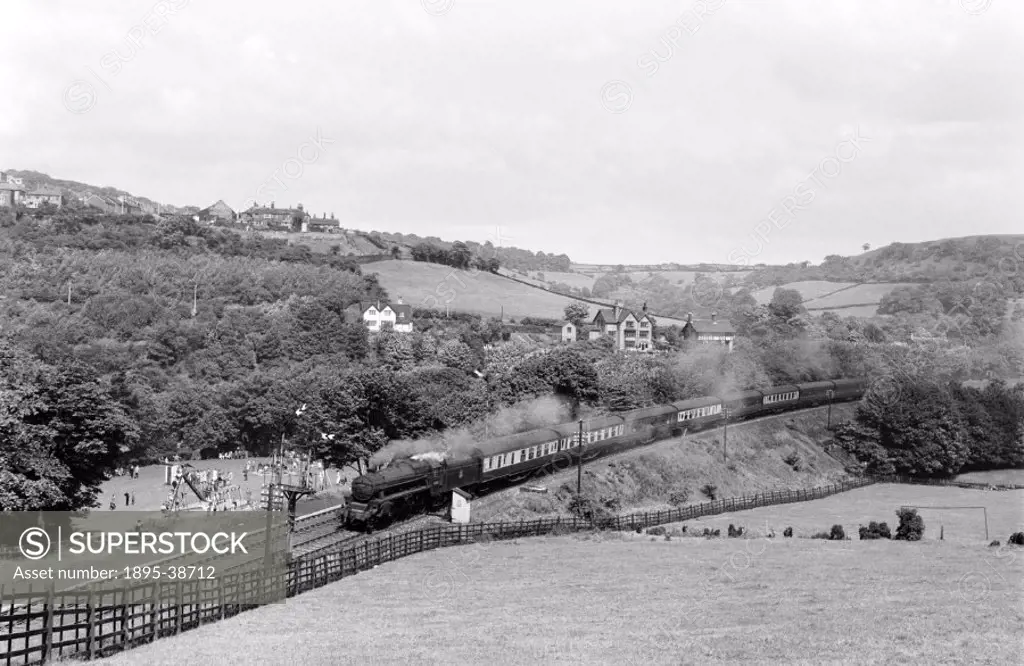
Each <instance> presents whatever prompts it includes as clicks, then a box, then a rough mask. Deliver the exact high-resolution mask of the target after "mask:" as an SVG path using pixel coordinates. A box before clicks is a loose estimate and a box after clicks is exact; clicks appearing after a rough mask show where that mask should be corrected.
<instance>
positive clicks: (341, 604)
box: [103, 534, 1024, 666]
mask: <svg viewBox="0 0 1024 666" xmlns="http://www.w3.org/2000/svg"><path fill="white" fill-rule="evenodd" d="M1021 554H1024V551H1021V552H1018V553H1012V554H1011V553H1009V552H1008V551H998V552H997V551H996V549H987V548H985V547H983V546H966V545H963V544H957V543H952V542H924V543H902V542H891V541H884V542H877V541H876V542H860V541H849V542H826V541H813V540H806V539H781V538H776V539H714V540H706V539H675V540H672V541H671V542H666V541H664V540H663V539H654V538H653V537H637V536H636V535H632V536H629V535H621V534H618V535H607V536H606V535H594V536H592V537H588V536H575V537H573V536H564V537H547V538H538V539H529V540H519V541H512V542H493V543H489V544H477V545H472V546H464V547H458V548H450V549H445V550H441V551H435V552H431V553H423V554H420V555H415V556H412V557H409V558H405V559H402V560H399V561H397V562H392V563H389V564H386V565H382V566H380V567H379V568H377V569H374V570H372V571H369V572H366V573H363V574H360V575H358V576H356V577H354V578H351V579H347V580H344V581H341V582H339V583H335V584H332V585H328V586H326V587H324V588H320V589H318V590H314V591H311V592H308V593H306V594H303V595H301V596H299V597H296V598H294V599H291V600H289V601H288V602H287V603H285V604H279V605H274V606H271V607H265V608H260V609H257V610H254V611H250V612H247V613H244V614H242V615H241V616H239V617H237V618H233V619H230V620H226V621H223V622H219V623H216V624H213V625H208V626H205V627H201V628H199V629H196V630H193V631H190V632H188V633H187V634H184V635H182V636H180V637H176V638H167V639H162V640H159V641H157V642H156V643H154V644H151V645H147V646H143V647H140V648H138V649H136V650H132V651H130V652H128V653H125V654H123V655H119V656H117V657H114V658H111V659H107V660H104V662H103V663H108V664H111V665H118V664H147V666H165V665H166V666H171V665H174V666H177V664H180V663H181V660H182V659H187V660H188V661H194V662H196V663H213V664H218V666H225V665H228V664H285V663H289V664H311V665H313V664H336V663H341V662H355V663H369V664H452V663H455V664H483V663H488V664H537V663H540V664H617V665H624V664H692V663H700V664H705V663H740V662H742V663H758V664H778V663H786V664H820V663H850V664H889V663H915V664H961V663H992V664H1009V663H1019V654H1020V634H1021V631H1022V630H1024V616H1022V611H1021V605H1020V594H1021V591H1022V590H1021V580H1024V558H1022V557H1020V555H1021Z"/></svg>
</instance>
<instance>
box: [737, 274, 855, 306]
mask: <svg viewBox="0 0 1024 666" xmlns="http://www.w3.org/2000/svg"><path fill="white" fill-rule="evenodd" d="M856 284H857V283H856V282H826V281H825V280H809V281H807V282H791V283H789V284H786V285H782V287H783V289H796V290H797V291H799V292H800V295H801V296H803V299H804V301H809V300H811V299H813V298H819V297H821V296H824V295H825V294H831V293H832V292H833V291H837V290H839V289H843V288H846V287H852V286H854V285H856ZM776 288H777V287H765V288H764V289H758V290H757V291H755V292H752V293H751V294H750V295H751V296H753V297H754V300H756V301H757V302H758V303H761V304H765V303H769V302H771V300H772V294H774V293H775V289H776Z"/></svg>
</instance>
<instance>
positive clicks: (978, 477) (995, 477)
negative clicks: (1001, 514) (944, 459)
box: [956, 469, 1024, 486]
mask: <svg viewBox="0 0 1024 666" xmlns="http://www.w3.org/2000/svg"><path fill="white" fill-rule="evenodd" d="M956 480H957V481H965V482H967V483H1005V484H1007V485H1014V486H1024V469H997V470H992V471H989V472H968V473H967V474H961V475H959V476H958V477H956Z"/></svg>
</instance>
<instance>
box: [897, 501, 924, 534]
mask: <svg viewBox="0 0 1024 666" xmlns="http://www.w3.org/2000/svg"><path fill="white" fill-rule="evenodd" d="M896 515H897V516H899V519H900V524H899V526H898V527H897V528H896V540H897V541H920V540H921V537H923V536H924V518H922V517H921V516H919V515H917V509H910V508H907V507H903V508H901V509H900V510H899V511H897V512H896Z"/></svg>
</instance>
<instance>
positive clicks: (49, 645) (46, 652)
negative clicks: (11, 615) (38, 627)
mask: <svg viewBox="0 0 1024 666" xmlns="http://www.w3.org/2000/svg"><path fill="white" fill-rule="evenodd" d="M53 585H54V583H53V580H50V584H49V585H48V586H47V587H46V616H45V617H44V618H43V621H44V622H45V623H46V625H45V629H46V632H45V633H44V634H43V662H44V663H45V662H46V661H47V660H48V659H49V657H50V652H51V651H52V650H53V601H54V594H53ZM30 607H31V604H30Z"/></svg>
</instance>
